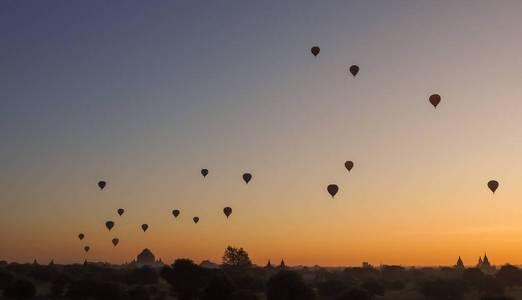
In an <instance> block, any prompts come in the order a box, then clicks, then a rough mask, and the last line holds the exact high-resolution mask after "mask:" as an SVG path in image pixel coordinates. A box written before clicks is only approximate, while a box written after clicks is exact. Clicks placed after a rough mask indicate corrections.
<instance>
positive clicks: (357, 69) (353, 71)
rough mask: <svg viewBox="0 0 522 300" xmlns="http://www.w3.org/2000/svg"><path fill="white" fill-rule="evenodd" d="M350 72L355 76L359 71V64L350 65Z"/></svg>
mask: <svg viewBox="0 0 522 300" xmlns="http://www.w3.org/2000/svg"><path fill="white" fill-rule="evenodd" d="M350 73H351V74H352V75H353V77H355V76H356V75H357V73H359V66H357V65H352V66H350Z"/></svg>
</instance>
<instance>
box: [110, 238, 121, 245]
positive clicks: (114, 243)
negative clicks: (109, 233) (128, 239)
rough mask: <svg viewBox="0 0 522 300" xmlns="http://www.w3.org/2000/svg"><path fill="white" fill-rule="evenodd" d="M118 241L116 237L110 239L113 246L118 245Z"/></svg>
mask: <svg viewBox="0 0 522 300" xmlns="http://www.w3.org/2000/svg"><path fill="white" fill-rule="evenodd" d="M119 242H120V240H119V239H117V238H114V239H112V244H113V245H114V247H116V246H118V243H119Z"/></svg>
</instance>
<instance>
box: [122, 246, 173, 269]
mask: <svg viewBox="0 0 522 300" xmlns="http://www.w3.org/2000/svg"><path fill="white" fill-rule="evenodd" d="M164 265H165V264H164V263H163V261H162V260H161V259H158V260H156V256H155V255H154V254H153V253H152V251H150V250H149V249H148V248H145V249H143V251H141V253H140V254H138V256H137V257H136V259H135V260H133V261H132V262H130V263H129V264H127V266H129V267H144V266H147V267H156V268H159V267H163V266H164Z"/></svg>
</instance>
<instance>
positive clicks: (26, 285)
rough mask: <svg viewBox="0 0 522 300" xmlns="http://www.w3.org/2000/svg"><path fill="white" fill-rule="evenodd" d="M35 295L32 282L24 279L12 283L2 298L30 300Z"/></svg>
mask: <svg viewBox="0 0 522 300" xmlns="http://www.w3.org/2000/svg"><path fill="white" fill-rule="evenodd" d="M35 295H36V288H35V286H34V284H33V283H32V282H30V281H29V280H25V279H19V280H15V281H13V282H12V283H11V284H10V285H9V286H8V287H7V288H6V289H5V290H4V296H6V297H7V298H11V299H31V298H33V297H34V296H35Z"/></svg>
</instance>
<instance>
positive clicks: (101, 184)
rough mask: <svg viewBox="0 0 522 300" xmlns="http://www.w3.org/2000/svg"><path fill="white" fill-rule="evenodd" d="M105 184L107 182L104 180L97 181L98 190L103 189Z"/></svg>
mask: <svg viewBox="0 0 522 300" xmlns="http://www.w3.org/2000/svg"><path fill="white" fill-rule="evenodd" d="M106 185H107V182H105V181H103V180H102V181H98V187H99V188H100V190H103V189H104V188H105V186H106Z"/></svg>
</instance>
